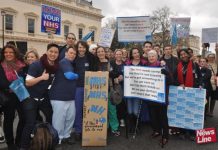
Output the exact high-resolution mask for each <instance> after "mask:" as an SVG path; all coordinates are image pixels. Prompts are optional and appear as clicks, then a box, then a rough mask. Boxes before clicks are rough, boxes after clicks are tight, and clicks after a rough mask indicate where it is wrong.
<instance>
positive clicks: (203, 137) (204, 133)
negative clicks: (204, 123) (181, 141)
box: [196, 128, 216, 144]
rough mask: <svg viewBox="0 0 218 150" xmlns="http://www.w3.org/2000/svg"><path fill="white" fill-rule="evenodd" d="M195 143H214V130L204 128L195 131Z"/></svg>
mask: <svg viewBox="0 0 218 150" xmlns="http://www.w3.org/2000/svg"><path fill="white" fill-rule="evenodd" d="M196 142H197V143H198V144H203V143H212V142H216V129H215V128H205V129H202V130H197V131H196Z"/></svg>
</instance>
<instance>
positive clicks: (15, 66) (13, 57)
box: [0, 44, 25, 150]
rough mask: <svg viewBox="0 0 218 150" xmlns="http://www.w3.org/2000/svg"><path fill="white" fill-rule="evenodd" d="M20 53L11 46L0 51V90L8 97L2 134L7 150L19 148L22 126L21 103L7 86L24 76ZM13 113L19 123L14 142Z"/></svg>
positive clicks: (4, 109)
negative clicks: (16, 113) (17, 117)
mask: <svg viewBox="0 0 218 150" xmlns="http://www.w3.org/2000/svg"><path fill="white" fill-rule="evenodd" d="M19 58H20V53H19V51H18V50H17V48H15V47H14V46H13V45H9V44H8V45H6V46H4V47H3V49H2V51H1V59H0V77H1V78H0V90H1V91H3V93H4V94H5V95H6V96H7V97H8V99H9V100H8V102H7V103H6V104H5V106H4V108H3V111H4V125H3V126H4V129H3V130H4V134H5V139H6V143H7V146H8V149H9V150H15V149H17V146H18V147H19V146H20V141H21V134H22V130H23V126H24V120H23V117H24V116H23V113H22V106H21V102H20V101H19V100H18V97H17V96H16V95H15V93H13V92H12V91H11V90H10V88H9V86H10V84H11V83H12V81H14V80H16V79H18V76H17V74H18V75H19V76H24V73H23V68H24V67H25V64H24V63H23V62H22V61H20V60H19ZM15 111H17V112H18V116H19V122H18V126H17V130H16V138H15V141H14V134H13V122H14V117H15Z"/></svg>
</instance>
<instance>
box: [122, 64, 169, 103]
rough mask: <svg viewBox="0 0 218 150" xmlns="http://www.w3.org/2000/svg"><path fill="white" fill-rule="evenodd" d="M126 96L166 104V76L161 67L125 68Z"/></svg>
mask: <svg viewBox="0 0 218 150" xmlns="http://www.w3.org/2000/svg"><path fill="white" fill-rule="evenodd" d="M124 96H125V97H129V98H133V97H135V98H140V99H143V100H149V101H154V102H158V103H165V75H163V74H161V68H160V67H140V66H125V67H124Z"/></svg>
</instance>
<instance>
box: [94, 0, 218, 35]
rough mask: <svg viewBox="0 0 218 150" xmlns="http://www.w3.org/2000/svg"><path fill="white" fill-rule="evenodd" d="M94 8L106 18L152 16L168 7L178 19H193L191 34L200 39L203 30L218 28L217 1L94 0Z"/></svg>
mask: <svg viewBox="0 0 218 150" xmlns="http://www.w3.org/2000/svg"><path fill="white" fill-rule="evenodd" d="M93 6H94V7H97V8H100V9H102V14H103V15H104V16H105V17H124V16H142V15H151V14H152V11H154V10H157V9H158V8H162V7H164V6H168V7H169V8H170V10H171V12H173V13H174V14H176V15H177V16H178V17H191V27H190V28H191V33H190V34H194V35H197V36H200V37H201V30H202V28H210V27H218V8H217V7H218V1H217V0H208V1H206V0H93ZM103 21H104V20H103Z"/></svg>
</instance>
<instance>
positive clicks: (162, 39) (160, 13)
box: [151, 6, 172, 46]
mask: <svg viewBox="0 0 218 150" xmlns="http://www.w3.org/2000/svg"><path fill="white" fill-rule="evenodd" d="M171 14H172V13H171V12H170V8H169V7H167V6H165V7H162V8H159V9H157V10H155V11H153V12H152V17H151V25H152V28H153V29H152V37H154V36H158V37H156V40H157V39H159V40H158V41H155V39H153V40H154V41H153V42H158V43H159V44H160V45H162V46H164V45H166V44H169V43H170V15H171Z"/></svg>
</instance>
